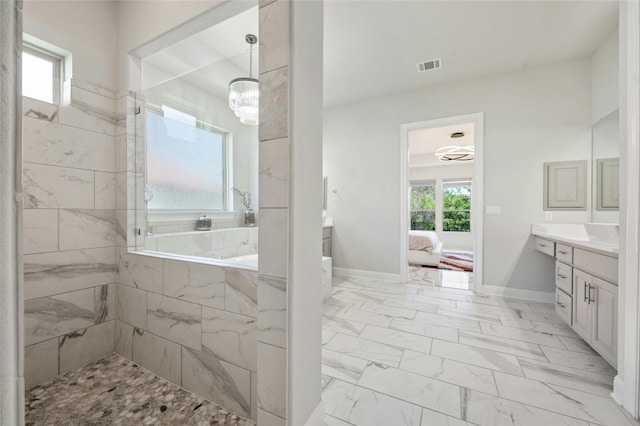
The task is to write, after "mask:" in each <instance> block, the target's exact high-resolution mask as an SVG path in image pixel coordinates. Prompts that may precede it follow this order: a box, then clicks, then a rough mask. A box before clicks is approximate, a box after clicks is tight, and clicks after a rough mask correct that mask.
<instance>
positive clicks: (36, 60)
mask: <svg viewBox="0 0 640 426" xmlns="http://www.w3.org/2000/svg"><path fill="white" fill-rule="evenodd" d="M61 75H62V58H61V57H60V56H58V55H56V54H54V53H51V52H48V51H46V50H44V49H40V48H37V47H34V46H31V45H25V46H23V49H22V94H23V95H24V96H28V97H30V98H34V99H38V100H40V101H43V102H48V103H50V104H57V103H60V90H61V86H62V83H61Z"/></svg>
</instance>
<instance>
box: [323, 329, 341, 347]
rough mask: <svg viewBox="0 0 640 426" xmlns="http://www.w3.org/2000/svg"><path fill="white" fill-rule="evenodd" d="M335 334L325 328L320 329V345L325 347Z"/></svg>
mask: <svg viewBox="0 0 640 426" xmlns="http://www.w3.org/2000/svg"><path fill="white" fill-rule="evenodd" d="M336 334H337V333H336V332H335V331H329V330H327V329H325V328H323V329H322V345H323V346H324V345H326V344H327V343H328V342H329V340H331V339H333V336H335V335H336Z"/></svg>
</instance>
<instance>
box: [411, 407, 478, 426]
mask: <svg viewBox="0 0 640 426" xmlns="http://www.w3.org/2000/svg"><path fill="white" fill-rule="evenodd" d="M436 425H437V426H473V425H472V424H471V423H468V422H465V421H464V420H461V419H458V418H456V417H451V416H447V415H446V414H442V413H438V412H437V411H433V410H429V409H428V408H423V409H422V423H420V426H436Z"/></svg>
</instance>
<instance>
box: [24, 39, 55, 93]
mask: <svg viewBox="0 0 640 426" xmlns="http://www.w3.org/2000/svg"><path fill="white" fill-rule="evenodd" d="M22 52H23V53H27V54H29V55H32V56H35V57H36V58H40V59H43V60H45V61H47V62H50V63H51V64H52V65H53V66H52V73H53V75H52V84H53V90H52V100H51V104H52V105H60V103H61V100H62V84H63V81H62V80H63V79H62V76H64V63H65V58H64V57H62V56H60V55H58V54H56V53H54V52H52V51H50V50H47V49H43V48H42V47H39V46H36V45H35V44H33V43H29V42H26V41H24V42H23V43H22ZM22 75H24V70H23V71H22ZM21 78H22V76H21ZM23 84H24V83H23ZM27 97H28V98H31V97H30V96H27ZM31 99H35V100H37V101H40V102H46V103H49V102H48V101H45V100H42V99H38V98H31Z"/></svg>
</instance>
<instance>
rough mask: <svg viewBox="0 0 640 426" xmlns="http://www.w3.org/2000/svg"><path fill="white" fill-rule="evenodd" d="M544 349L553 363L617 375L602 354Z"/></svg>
mask: <svg viewBox="0 0 640 426" xmlns="http://www.w3.org/2000/svg"><path fill="white" fill-rule="evenodd" d="M542 350H543V351H544V354H545V355H546V357H547V358H548V359H549V362H551V363H552V364H560V365H566V366H567V367H574V368H580V369H582V370H585V371H591V372H593V373H603V374H607V375H611V376H613V375H615V374H616V370H614V368H613V367H611V365H609V363H608V362H607V361H605V360H604V358H602V357H600V355H591V354H586V353H582V352H573V351H568V350H563V349H556V348H548V347H545V346H543V347H542Z"/></svg>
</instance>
